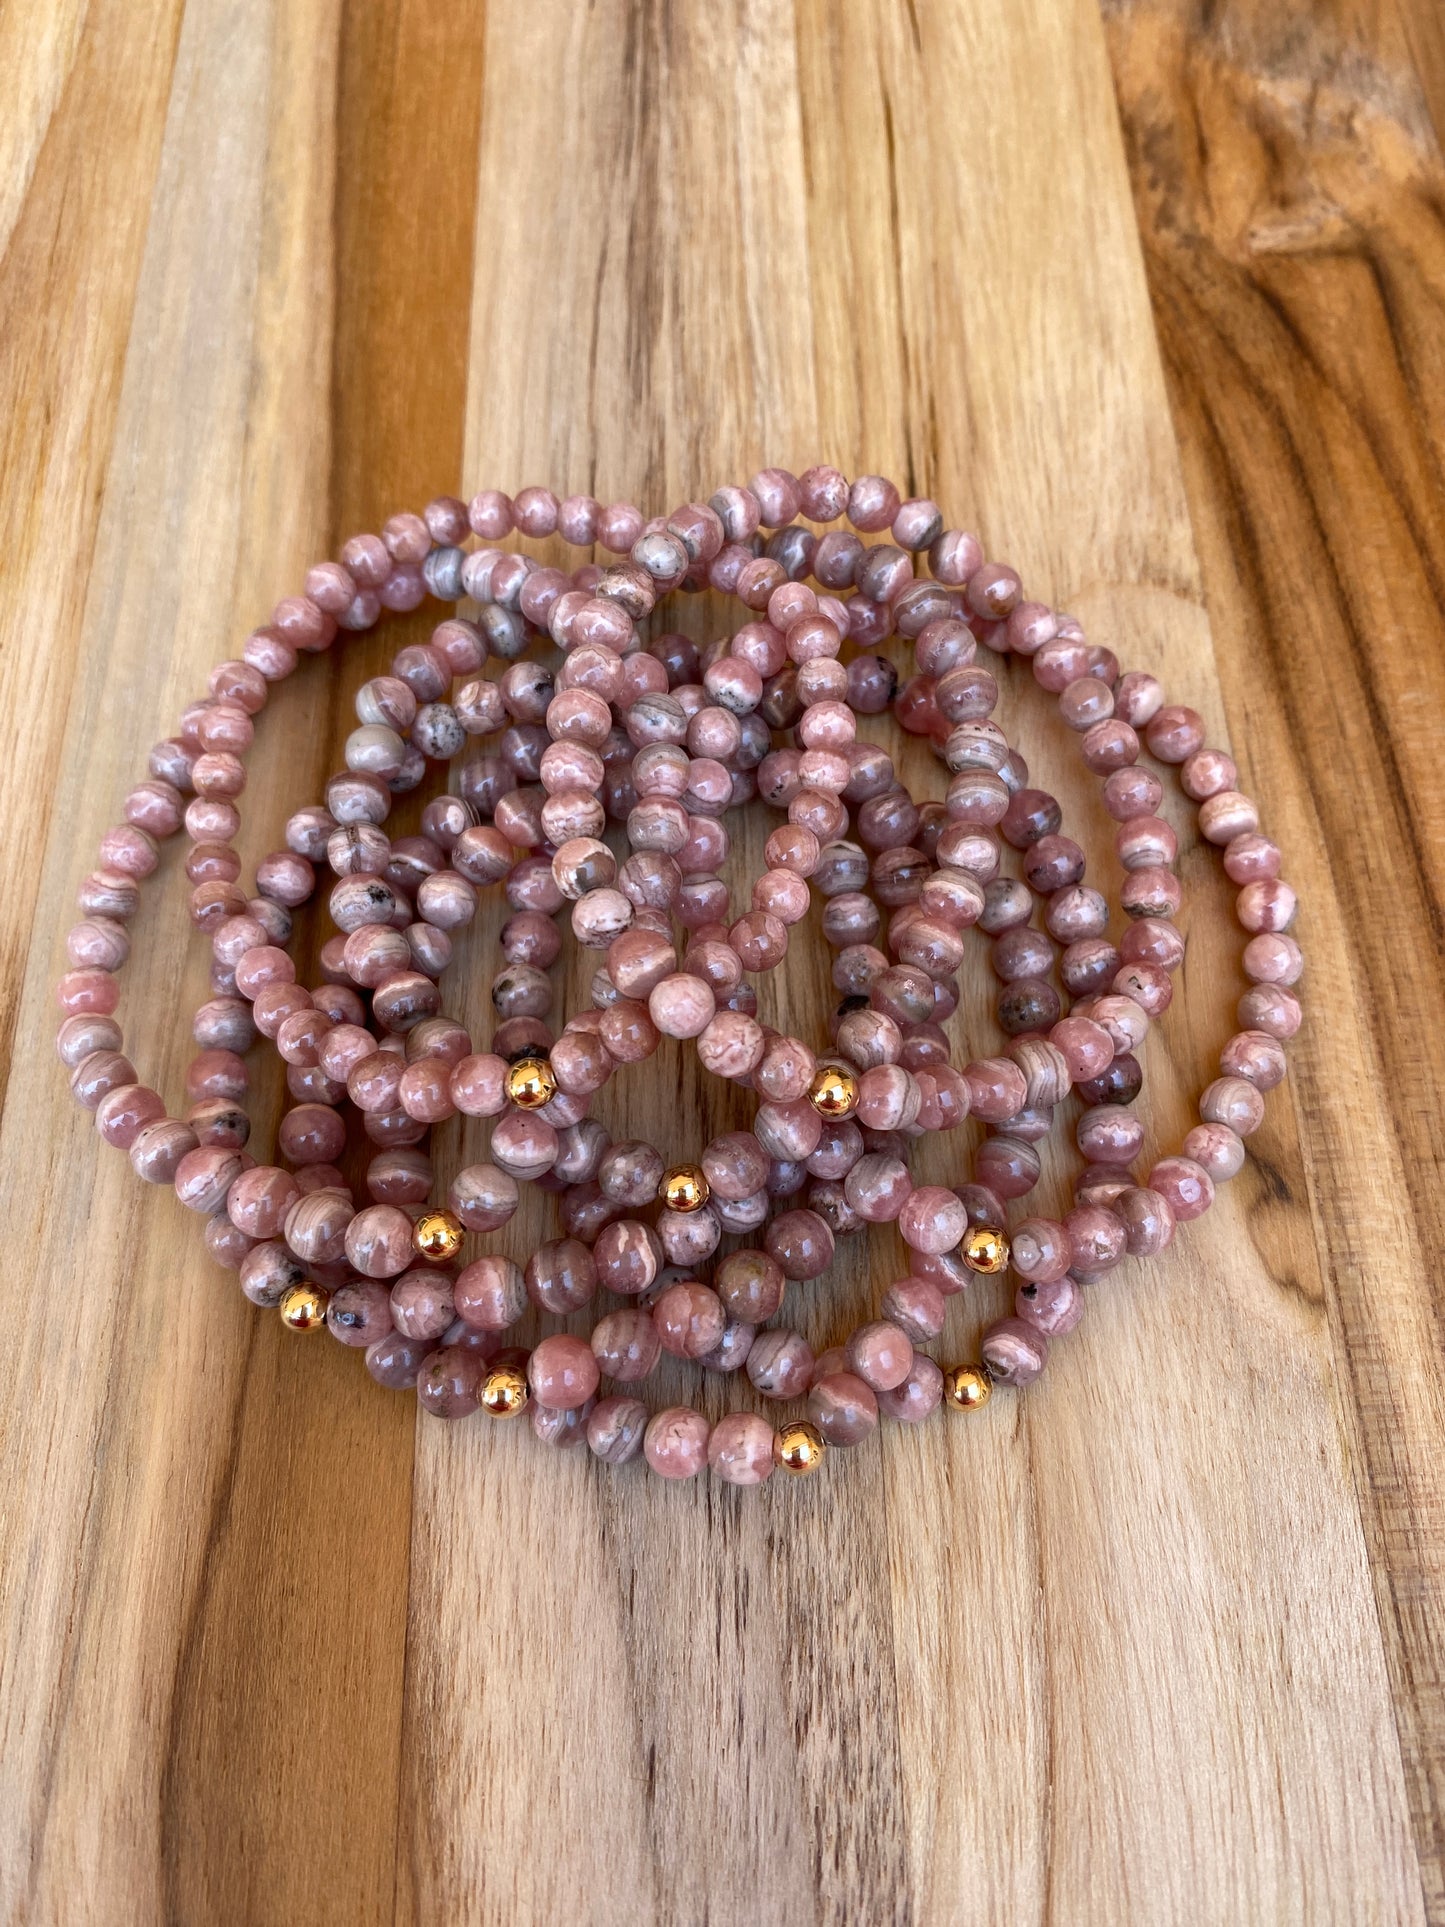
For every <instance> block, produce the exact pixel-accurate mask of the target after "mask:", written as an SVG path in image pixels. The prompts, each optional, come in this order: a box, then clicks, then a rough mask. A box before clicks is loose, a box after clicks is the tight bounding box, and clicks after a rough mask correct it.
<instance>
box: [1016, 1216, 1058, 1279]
mask: <svg viewBox="0 0 1445 1927" xmlns="http://www.w3.org/2000/svg"><path fill="white" fill-rule="evenodd" d="M1009 1258H1010V1262H1011V1264H1012V1265H1013V1268H1014V1270H1015V1271H1016V1272H1017V1273H1018V1274H1019V1276H1020V1277H1021V1278H1024V1279H1026V1280H1027V1281H1028V1282H1029V1283H1030V1284H1035V1285H1052V1284H1055V1283H1057V1281H1058V1280H1059V1279H1060V1278H1062V1277H1063V1276H1064V1274H1065V1273H1066V1272H1067V1271H1068V1269H1069V1266H1070V1265H1071V1263H1072V1262H1073V1244H1072V1240H1071V1238H1070V1235H1069V1232H1068V1230H1067V1228H1066V1227H1065V1226H1064V1225H1062V1224H1059V1223H1056V1222H1055V1220H1053V1219H1052V1218H1026V1219H1025V1220H1024V1221H1023V1223H1022V1224H1019V1225H1016V1226H1015V1227H1014V1230H1013V1232H1012V1233H1011V1235H1010V1238H1009Z"/></svg>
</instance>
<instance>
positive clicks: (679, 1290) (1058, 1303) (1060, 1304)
mask: <svg viewBox="0 0 1445 1927" xmlns="http://www.w3.org/2000/svg"><path fill="white" fill-rule="evenodd" d="M512 673H513V672H512V671H509V672H508V676H509V677H510V676H511V675H512ZM371 687H372V686H371V685H368V689H370V688H371ZM367 700H368V697H367V694H366V692H365V691H364V692H363V696H362V698H361V702H363V703H364V702H366V701H367ZM393 753H395V752H393ZM894 841H895V843H896V841H897V839H896V838H895V839H894ZM564 847H565V846H564ZM599 847H600V846H599ZM1074 847H1075V848H1076V846H1074ZM1080 858H1081V853H1080ZM1074 880H1075V881H1077V877H1075V878H1074ZM358 934H359V933H358ZM288 1021H289V1020H288ZM882 1021H885V1022H886V1021H887V1020H886V1019H884V1020H882ZM454 1028H455V1027H454ZM498 1068H499V1069H500V1066H498ZM872 1162H873V1163H874V1164H878V1163H887V1162H890V1161H889V1160H880V1159H874V1160H872ZM891 1162H894V1163H896V1162H897V1161H896V1160H892V1161H891ZM899 1169H900V1171H902V1167H901V1166H900V1167H899ZM276 1175H277V1176H280V1175H281V1174H279V1173H277V1174H276ZM903 1175H904V1176H905V1181H906V1173H904V1174H903ZM941 1196H942V1198H944V1199H948V1194H946V1193H943V1194H941ZM948 1202H949V1204H950V1205H951V1204H952V1200H951V1199H949V1200H948ZM953 1208H954V1209H955V1210H956V1208H957V1207H956V1206H954V1207H953ZM896 1212H897V1205H896V1203H895V1205H894V1209H893V1211H892V1212H888V1213H878V1214H876V1215H879V1216H883V1215H889V1216H891V1215H896ZM854 1222H855V1223H856V1222H857V1221H856V1219H855V1221H854ZM631 1228H632V1229H634V1230H639V1231H640V1229H641V1227H636V1226H634V1227H631ZM736 1228H744V1227H743V1226H741V1225H739V1226H738V1227H736ZM434 1229H439V1227H434ZM944 1242H952V1240H945V1241H944ZM402 1248H403V1250H404V1249H405V1245H404V1241H403V1247H402ZM529 1269H530V1268H529ZM411 1282H412V1281H411V1277H410V1275H408V1277H407V1278H406V1279H404V1280H403V1283H402V1286H399V1287H397V1288H394V1289H405V1288H406V1287H407V1286H409V1285H410V1283H411ZM1048 1282H1052V1281H1048ZM420 1289H421V1290H422V1292H423V1293H424V1294H425V1295H426V1296H427V1298H428V1301H429V1303H434V1300H435V1296H436V1294H435V1290H434V1288H433V1289H429V1288H428V1287H427V1285H426V1284H425V1282H423V1283H422V1284H421V1286H420ZM687 1289H689V1290H690V1291H691V1292H692V1294H693V1295H694V1297H701V1298H704V1299H706V1300H710V1301H711V1305H712V1308H713V1310H714V1311H717V1309H718V1301H717V1299H716V1297H715V1296H714V1294H711V1293H708V1292H706V1291H705V1289H704V1288H701V1287H697V1286H691V1287H688V1288H687ZM1024 1289H1025V1290H1026V1291H1028V1292H1031V1293H1037V1290H1038V1286H1037V1285H1034V1284H1030V1285H1026V1286H1025V1287H1024ZM1070 1290H1072V1287H1070ZM685 1295H686V1294H685V1291H684V1288H683V1287H680V1286H679V1287H674V1288H673V1292H672V1296H673V1297H674V1299H676V1298H679V1297H684V1296H685ZM1054 1297H1055V1302H1054V1305H1053V1307H1052V1316H1051V1322H1050V1325H1049V1329H1050V1330H1054V1331H1057V1330H1059V1329H1061V1328H1062V1322H1063V1318H1064V1315H1065V1304H1064V1301H1063V1299H1062V1298H1061V1297H1060V1295H1059V1294H1054ZM541 1302H543V1303H547V1300H546V1298H545V1297H543V1298H542V1300H541ZM550 1308H551V1309H554V1310H564V1309H570V1308H571V1305H570V1304H555V1305H552V1306H550ZM719 1315H720V1314H719ZM444 1322H445V1321H444V1320H443V1323H444ZM735 1329H736V1328H735ZM409 1335H412V1336H427V1335H431V1334H429V1333H421V1332H412V1333H409ZM882 1335H883V1334H881V1333H878V1334H875V1336H882ZM669 1348H670V1349H682V1348H681V1347H669ZM688 1349H690V1350H692V1351H697V1352H705V1351H706V1350H707V1346H706V1344H705V1343H699V1344H697V1345H694V1346H692V1347H689V1348H688ZM729 1362H730V1363H737V1362H741V1359H740V1358H735V1359H733V1360H731V1361H729Z"/></svg>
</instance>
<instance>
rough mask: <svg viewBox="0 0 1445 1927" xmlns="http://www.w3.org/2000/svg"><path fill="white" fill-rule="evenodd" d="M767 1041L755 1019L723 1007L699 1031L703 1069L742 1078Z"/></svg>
mask: <svg viewBox="0 0 1445 1927" xmlns="http://www.w3.org/2000/svg"><path fill="white" fill-rule="evenodd" d="M765 1042H766V1039H765V1037H764V1034H763V1029H762V1026H761V1025H760V1024H759V1023H757V1022H756V1020H755V1019H753V1018H751V1017H747V1016H744V1015H743V1014H742V1013H741V1012H739V1011H730V1010H720V1011H719V1012H718V1013H717V1015H716V1016H715V1017H714V1018H713V1019H712V1020H711V1022H710V1023H709V1024H708V1025H707V1027H706V1028H705V1029H704V1030H703V1031H702V1032H701V1034H700V1035H699V1037H698V1040H697V1053H698V1058H699V1060H700V1062H701V1063H702V1066H703V1068H704V1070H708V1071H711V1072H712V1073H713V1074H714V1075H715V1076H718V1077H729V1078H741V1077H745V1076H747V1074H748V1073H749V1072H750V1071H751V1070H752V1069H753V1068H754V1066H755V1065H756V1064H757V1063H758V1060H759V1059H760V1058H761V1057H762V1054H763V1049H764V1045H765Z"/></svg>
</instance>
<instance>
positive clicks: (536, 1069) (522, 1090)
mask: <svg viewBox="0 0 1445 1927" xmlns="http://www.w3.org/2000/svg"><path fill="white" fill-rule="evenodd" d="M556 1095H557V1079H556V1076H555V1074H554V1073H553V1070H552V1066H551V1065H550V1064H549V1063H548V1061H547V1059H546V1058H545V1057H520V1058H518V1060H517V1062H516V1063H515V1064H513V1065H512V1067H511V1069H510V1070H509V1071H508V1072H507V1096H508V1097H509V1098H510V1099H511V1100H512V1102H513V1103H514V1104H515V1105H516V1106H517V1107H518V1109H519V1110H523V1111H539V1110H541V1108H542V1106H543V1105H544V1104H550V1103H551V1101H552V1099H553V1098H554V1097H555V1096H556Z"/></svg>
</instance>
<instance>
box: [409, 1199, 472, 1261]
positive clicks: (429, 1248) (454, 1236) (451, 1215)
mask: <svg viewBox="0 0 1445 1927" xmlns="http://www.w3.org/2000/svg"><path fill="white" fill-rule="evenodd" d="M466 1235H467V1233H466V1227H465V1225H463V1223H462V1221H461V1219H460V1218H459V1217H458V1216H457V1215H456V1213H455V1212H454V1211H423V1212H422V1214H421V1216H420V1217H419V1218H418V1219H417V1221H416V1223H415V1224H414V1225H413V1226H412V1232H411V1241H412V1243H413V1244H414V1245H415V1246H416V1249H417V1253H418V1255H419V1256H421V1257H423V1258H425V1259H426V1260H427V1262H428V1264H433V1265H444V1264H445V1263H446V1262H447V1260H448V1259H449V1258H455V1257H456V1255H457V1253H458V1252H459V1251H460V1250H461V1248H462V1241H463V1239H464V1238H465V1237H466Z"/></svg>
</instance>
